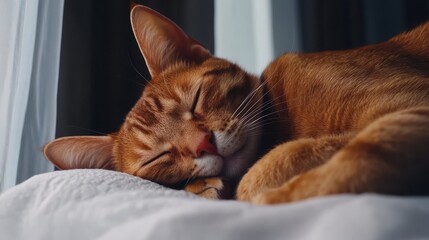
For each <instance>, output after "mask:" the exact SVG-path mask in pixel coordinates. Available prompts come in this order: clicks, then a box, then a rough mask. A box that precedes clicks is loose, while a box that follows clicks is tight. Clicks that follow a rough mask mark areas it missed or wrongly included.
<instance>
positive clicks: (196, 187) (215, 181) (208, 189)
mask: <svg viewBox="0 0 429 240" xmlns="http://www.w3.org/2000/svg"><path fill="white" fill-rule="evenodd" d="M185 191H187V192H191V193H193V194H195V195H198V196H200V197H203V198H207V199H225V198H228V197H227V196H229V195H230V191H229V185H228V184H227V182H225V181H224V180H222V178H219V177H212V178H198V179H195V180H194V181H192V182H190V183H188V184H187V185H186V186H185Z"/></svg>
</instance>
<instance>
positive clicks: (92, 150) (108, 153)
mask: <svg viewBox="0 0 429 240" xmlns="http://www.w3.org/2000/svg"><path fill="white" fill-rule="evenodd" d="M112 148H113V138H112V137H110V136H99V137H98V136H81V137H80V136H79V137H63V138H58V139H55V140H53V141H52V142H50V143H48V144H46V145H45V147H44V148H43V154H44V155H45V157H46V159H48V160H49V161H51V162H52V163H53V164H54V165H55V166H57V167H58V168H59V169H63V170H66V169H76V168H102V169H111V170H114V166H113V163H112Z"/></svg>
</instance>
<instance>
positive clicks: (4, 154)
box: [0, 0, 64, 191]
mask: <svg viewBox="0 0 429 240" xmlns="http://www.w3.org/2000/svg"><path fill="white" fill-rule="evenodd" d="M63 4H64V1H63V0H21V1H15V0H0V32H1V33H2V34H1V35H0V191H3V190H5V189H7V188H9V187H11V186H14V185H15V184H16V183H17V182H19V181H22V180H25V179H26V178H28V177H31V176H32V175H34V174H37V173H41V172H47V171H52V170H53V166H52V165H50V164H49V163H48V162H47V161H46V160H44V159H43V156H42V154H41V148H42V146H43V145H44V144H45V143H46V142H47V141H48V140H49V139H52V138H53V137H54V134H55V120H56V93H57V92H56V91H57V90H56V89H57V82H58V70H59V54H60V41H61V29H62V12H63Z"/></svg>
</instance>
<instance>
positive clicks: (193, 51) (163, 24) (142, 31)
mask: <svg viewBox="0 0 429 240" xmlns="http://www.w3.org/2000/svg"><path fill="white" fill-rule="evenodd" d="M131 25H132V28H133V32H134V36H135V37H136V40H137V43H138V45H139V48H140V51H141V52H142V54H143V56H144V58H145V61H146V64H147V66H148V68H149V71H150V74H151V75H152V77H153V76H156V75H158V74H159V73H161V72H162V71H163V70H165V69H166V68H168V67H169V66H171V65H173V64H175V63H176V62H177V61H187V62H190V63H201V62H203V61H204V60H206V59H208V58H210V57H211V54H210V52H209V51H208V50H207V49H206V48H205V47H203V46H202V45H201V44H199V43H198V42H197V41H195V40H193V39H192V38H190V37H189V36H188V35H186V33H184V32H183V30H182V29H180V27H178V26H177V25H176V24H175V23H173V22H172V21H170V20H169V19H168V18H166V17H164V16H162V15H161V14H159V13H157V12H155V11H154V10H152V9H150V8H147V7H144V6H141V5H137V6H135V7H133V9H132V10H131Z"/></svg>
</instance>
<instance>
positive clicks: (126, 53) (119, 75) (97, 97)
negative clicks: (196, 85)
mask: <svg viewBox="0 0 429 240" xmlns="http://www.w3.org/2000/svg"><path fill="white" fill-rule="evenodd" d="M136 2H137V3H143V4H145V5H147V6H150V7H152V8H154V9H155V10H157V11H159V12H161V13H162V14H164V15H166V16H167V17H169V18H171V19H173V20H174V21H175V22H176V23H177V24H178V25H179V26H181V27H182V28H183V29H184V30H185V31H186V32H188V33H189V34H190V35H191V36H192V37H193V38H195V39H196V40H198V41H200V42H201V43H203V44H204V45H205V46H207V47H208V48H209V49H211V50H212V51H213V47H214V43H213V41H214V40H213V39H214V37H213V35H214V29H213V11H214V6H213V0H204V1H199V0H187V1H177V0H169V1H167V0H157V1H136ZM197 9H198V10H197ZM143 77H144V78H147V79H149V78H150V77H149V75H148V72H147V69H146V67H145V64H144V60H143V58H142V56H141V55H140V53H139V50H138V47H137V44H136V42H135V40H134V36H133V34H132V31H131V26H130V22H129V2H128V1H93V0H91V1H88V0H72V1H65V6H64V22H63V35H62V48H61V63H60V76H59V89H58V119H57V134H56V135H57V137H60V136H68V135H94V134H103V133H110V132H113V131H116V130H118V128H119V126H120V124H121V123H122V122H123V119H124V117H125V116H126V114H127V112H128V111H129V110H130V109H131V107H132V106H133V105H134V103H135V102H136V101H137V99H138V98H139V96H140V94H141V92H142V90H143V86H144V84H145V80H144V79H143Z"/></svg>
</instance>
